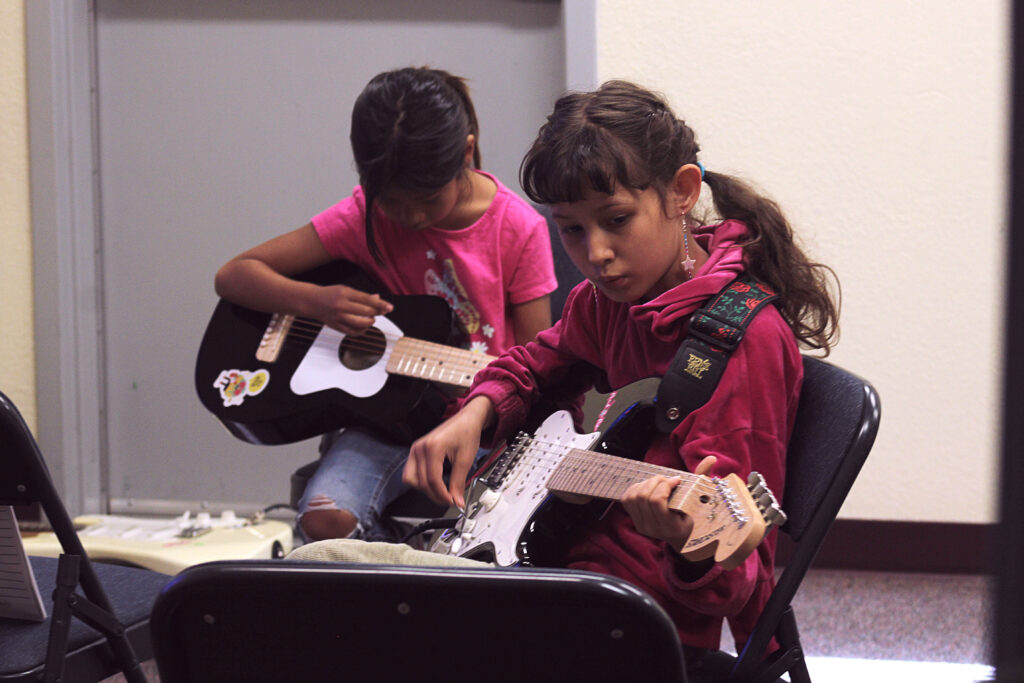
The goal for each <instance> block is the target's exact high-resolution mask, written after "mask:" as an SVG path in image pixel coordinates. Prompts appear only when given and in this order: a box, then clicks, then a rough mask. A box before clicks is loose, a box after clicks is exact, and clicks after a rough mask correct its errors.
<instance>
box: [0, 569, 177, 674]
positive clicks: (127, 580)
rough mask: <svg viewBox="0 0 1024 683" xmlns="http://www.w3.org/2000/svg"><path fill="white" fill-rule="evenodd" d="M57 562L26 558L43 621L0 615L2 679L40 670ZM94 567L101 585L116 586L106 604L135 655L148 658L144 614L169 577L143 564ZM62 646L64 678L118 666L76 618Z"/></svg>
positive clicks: (96, 634) (95, 634) (113, 670)
mask: <svg viewBox="0 0 1024 683" xmlns="http://www.w3.org/2000/svg"><path fill="white" fill-rule="evenodd" d="M57 562H58V560H57V559H55V558H50V557H29V563H30V564H31V566H32V573H33V574H34V575H35V578H36V584H37V585H38V586H39V593H40V595H41V596H42V598H43V604H44V605H45V606H46V612H47V619H46V621H43V622H39V623H35V622H29V621H20V620H15V619H0V681H2V682H4V683H6V682H7V681H36V680H39V676H40V675H41V674H42V671H43V664H44V662H45V660H46V646H47V642H48V637H49V631H50V622H51V620H52V618H53V600H52V597H51V596H52V595H53V591H54V588H55V587H56V576H57ZM93 569H94V570H95V571H96V575H97V577H98V578H99V580H100V582H101V583H102V584H103V585H104V586H108V587H114V586H116V587H117V590H109V591H108V598H109V599H110V602H111V606H112V607H113V609H114V612H115V614H116V615H117V618H118V620H119V621H120V622H121V623H122V624H124V625H125V628H126V630H127V633H128V639H129V640H130V641H131V643H132V647H133V649H134V650H135V654H136V655H137V656H138V658H139V660H140V661H141V660H144V659H149V658H150V657H152V647H151V645H150V642H149V613H150V610H151V609H152V607H153V602H154V601H155V600H156V596H157V594H159V592H160V590H161V589H162V588H163V587H164V586H165V585H166V584H167V582H168V581H170V580H171V577H169V576H166V575H164V574H159V573H157V572H153V571H149V570H148V569H138V568H135V567H125V566H120V565H114V564H106V563H102V562H94V563H93ZM79 594H80V593H79ZM67 651H68V655H67V664H66V665H65V676H64V678H63V681H64V683H74V681H96V680H99V679H101V678H103V677H105V676H109V675H112V674H114V673H116V672H117V671H118V670H119V668H118V665H117V663H116V662H115V660H114V658H113V656H112V654H111V652H110V646H109V645H108V644H107V643H106V641H105V639H104V637H103V636H102V635H101V634H100V633H99V632H98V631H96V630H94V629H93V628H91V627H90V626H88V625H86V624H85V623H83V622H82V621H81V620H79V619H72V620H71V627H70V629H69V631H68V648H67Z"/></svg>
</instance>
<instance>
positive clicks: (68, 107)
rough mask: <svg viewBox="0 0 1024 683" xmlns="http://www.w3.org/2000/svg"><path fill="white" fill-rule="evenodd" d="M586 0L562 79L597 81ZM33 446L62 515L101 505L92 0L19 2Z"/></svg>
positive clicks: (103, 469) (104, 457)
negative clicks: (24, 96)
mask: <svg viewBox="0 0 1024 683" xmlns="http://www.w3.org/2000/svg"><path fill="white" fill-rule="evenodd" d="M596 5H597V0H562V20H563V26H564V30H565V55H566V66H565V75H566V80H565V82H566V83H567V84H568V86H569V87H570V88H577V89H587V88H591V87H593V86H595V85H596V82H597V46H596V43H597V6H596ZM25 36H26V40H25V43H26V67H27V71H26V74H27V81H28V116H29V161H30V164H31V172H30V183H31V195H30V196H31V210H32V240H33V270H34V275H33V290H34V295H35V301H34V313H35V328H34V334H35V355H36V403H37V419H38V429H37V432H38V435H37V438H38V441H39V445H40V448H41V450H42V452H43V453H44V454H45V456H46V460H47V463H48V465H49V468H50V470H51V473H52V475H53V478H54V481H55V483H56V485H57V488H58V490H59V491H60V492H61V495H62V496H63V498H64V503H65V505H66V506H67V508H68V509H69V510H71V511H72V514H80V513H105V512H109V502H110V500H109V498H110V497H109V490H108V472H109V466H108V452H109V449H108V446H107V430H106V399H105V396H106V391H105V387H104V381H105V377H106V369H105V364H104V337H103V334H104V331H103V330H104V325H103V313H104V294H103V277H102V275H103V263H102V258H101V253H102V251H101V249H100V246H101V244H102V233H101V221H100V216H101V213H100V208H101V203H100V202H101V197H100V193H99V172H100V169H99V163H98V150H99V147H98V140H97V131H98V125H97V115H98V113H97V106H96V2H95V0H87V2H82V0H32V2H26V3H25Z"/></svg>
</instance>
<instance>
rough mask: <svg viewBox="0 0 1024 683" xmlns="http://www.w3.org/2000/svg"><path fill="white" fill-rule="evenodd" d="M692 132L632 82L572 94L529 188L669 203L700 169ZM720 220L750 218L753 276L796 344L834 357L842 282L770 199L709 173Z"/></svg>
mask: <svg viewBox="0 0 1024 683" xmlns="http://www.w3.org/2000/svg"><path fill="white" fill-rule="evenodd" d="M699 151H700V147H699V146H698V145H697V141H696V138H695V136H694V133H693V130H692V129H691V128H690V127H689V126H687V125H686V124H685V123H684V122H683V121H681V120H679V119H677V118H676V116H675V114H673V113H672V110H671V109H670V108H669V106H668V104H667V103H666V101H665V99H664V98H663V97H661V96H660V95H658V94H656V93H653V92H651V91H649V90H645V89H643V88H641V87H639V86H637V85H635V84H633V83H629V82H626V81H608V82H607V83H604V84H603V85H602V86H601V87H600V88H598V89H597V90H595V91H593V92H570V93H567V94H566V95H563V96H562V97H561V98H559V99H558V101H557V102H556V103H555V108H554V111H552V113H551V115H550V116H548V118H547V122H546V123H545V124H544V125H543V126H541V128H540V131H539V133H538V134H537V139H536V140H535V141H534V143H533V146H532V147H531V148H530V151H529V152H527V154H526V157H525V158H524V159H523V163H522V165H521V166H520V169H519V176H520V182H521V183H522V186H523V190H524V191H525V192H526V194H527V195H528V196H529V197H530V199H532V200H533V201H535V202H537V203H540V204H555V203H559V202H575V201H579V200H580V199H582V198H583V196H584V193H585V192H586V191H588V190H589V189H593V190H594V191H597V192H603V193H605V194H614V192H615V189H616V187H618V186H622V187H626V188H632V189H635V190H641V191H643V190H646V189H648V188H653V189H655V190H656V191H657V192H658V194H659V196H660V197H661V199H662V202H663V203H664V201H665V199H666V196H667V195H666V193H667V191H668V188H669V187H670V185H671V183H672V180H673V178H674V177H675V174H676V171H678V170H679V168H680V167H681V166H684V165H686V164H696V163H697V153H698V152H699ZM704 182H705V183H707V185H708V187H710V188H711V191H712V200H713V202H714V206H715V210H716V211H717V212H718V214H719V215H720V216H721V217H722V218H726V219H728V218H732V219H736V220H739V221H742V222H743V223H744V224H746V226H747V231H748V236H749V239H748V240H747V241H746V242H744V243H743V245H742V247H743V255H744V262H745V265H746V268H747V272H748V273H749V274H750V275H752V276H753V277H754V278H755V279H756V280H758V281H759V282H762V283H765V284H767V285H769V286H770V287H772V288H773V289H774V290H775V291H776V292H777V293H778V294H779V310H780V311H781V313H782V316H783V318H784V319H785V320H786V322H787V323H788V324H789V326H790V328H791V329H792V330H793V333H794V335H796V337H797V339H798V340H799V341H800V342H801V343H803V344H804V346H806V347H807V348H811V349H821V350H823V351H824V352H825V355H828V353H829V348H830V347H831V346H832V345H833V343H834V341H835V340H836V338H837V337H838V333H839V306H838V303H837V302H836V301H835V300H833V296H832V291H831V287H830V284H832V283H834V284H835V286H836V297H837V298H838V296H839V288H838V279H837V278H836V276H835V273H834V272H833V271H832V269H831V268H829V267H828V266H826V265H823V264H820V263H815V262H812V261H811V260H810V259H808V258H807V256H806V255H805V254H804V253H803V251H802V250H801V249H800V247H799V246H798V245H797V244H796V243H795V242H794V239H793V229H792V228H791V227H790V225H789V222H788V221H787V220H786V218H785V216H784V215H783V214H782V211H781V209H780V208H779V206H778V205H777V204H776V203H775V202H774V201H772V200H770V199H768V198H765V197H762V196H761V195H759V194H758V193H757V192H755V191H754V190H753V189H752V188H751V187H750V186H749V185H747V184H746V183H744V182H743V181H741V180H739V179H738V178H734V177H732V176H728V175H725V174H722V173H714V172H711V171H707V172H705V173H704Z"/></svg>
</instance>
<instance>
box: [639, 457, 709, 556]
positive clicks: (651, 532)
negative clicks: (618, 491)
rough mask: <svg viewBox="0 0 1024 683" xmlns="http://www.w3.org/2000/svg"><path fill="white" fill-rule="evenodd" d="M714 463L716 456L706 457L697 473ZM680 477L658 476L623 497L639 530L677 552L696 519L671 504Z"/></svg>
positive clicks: (681, 547)
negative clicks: (663, 542)
mask: <svg viewBox="0 0 1024 683" xmlns="http://www.w3.org/2000/svg"><path fill="white" fill-rule="evenodd" d="M714 463H715V457H714V456H708V457H707V458H704V460H702V461H701V463H700V465H698V466H697V470H696V472H695V474H704V473H706V472H707V471H708V470H709V469H711V467H712V466H713V465H714ZM680 481H681V479H680V478H679V477H663V476H654V477H651V478H650V479H646V480H644V481H641V482H639V483H637V484H633V485H632V486H630V487H629V488H628V489H626V492H625V494H623V496H622V499H621V501H620V502H621V503H622V506H623V507H624V508H625V509H626V512H627V514H629V517H630V519H632V520H633V526H635V527H636V530H637V531H639V532H640V533H641V534H643V535H644V536H649V537H651V538H656V539H658V540H661V541H665V542H666V543H668V544H669V545H671V546H672V547H673V548H675V550H676V552H679V551H680V550H682V549H683V546H684V545H686V541H687V539H689V538H690V532H692V531H693V520H692V519H690V517H689V516H687V515H684V514H683V513H681V512H678V511H676V510H670V509H669V507H668V499H669V496H671V495H672V491H673V490H674V489H675V487H676V486H678V485H679V482H680Z"/></svg>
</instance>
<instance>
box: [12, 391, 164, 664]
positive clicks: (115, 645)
mask: <svg viewBox="0 0 1024 683" xmlns="http://www.w3.org/2000/svg"><path fill="white" fill-rule="evenodd" d="M0 434H3V435H4V436H6V437H13V438H10V440H9V442H8V443H6V444H4V450H5V455H4V457H3V458H0V505H31V504H34V503H39V505H40V506H41V507H42V509H43V512H44V513H45V514H46V518H47V519H48V520H49V522H50V526H51V527H52V528H53V531H54V534H55V535H56V536H57V540H58V541H60V544H61V548H62V549H63V551H64V553H63V554H62V555H61V557H60V559H59V564H58V570H57V587H56V590H55V591H54V595H53V615H52V618H51V623H50V638H49V643H48V646H47V653H46V662H45V668H44V674H43V680H45V681H58V680H63V679H64V668H65V664H66V654H67V653H66V651H65V650H66V645H67V637H68V630H69V628H70V618H71V616H75V617H77V618H79V619H81V620H82V621H84V622H85V623H87V624H88V625H89V626H91V627H93V628H94V629H96V630H97V631H99V632H100V633H101V634H103V636H104V637H105V639H106V641H107V642H108V643H109V644H110V647H111V649H112V650H113V653H114V657H115V659H116V662H117V665H118V667H119V668H120V670H121V671H122V672H123V673H124V675H125V678H126V679H127V680H128V681H129V683H146V680H147V679H146V676H145V674H144V673H143V671H142V668H141V666H140V664H139V659H138V657H137V656H136V654H135V650H134V648H133V647H132V644H131V642H130V641H129V638H128V634H127V632H126V628H125V626H124V624H122V623H121V622H119V621H118V619H117V617H116V615H115V613H114V610H113V608H112V607H111V604H110V600H109V599H108V597H107V594H106V593H105V592H104V590H103V586H102V584H101V583H100V580H99V578H98V576H97V575H96V571H95V569H94V568H93V566H92V563H91V562H90V561H89V557H88V555H87V554H86V552H85V548H83V547H82V543H81V541H80V540H79V538H78V534H77V532H76V531H75V526H74V523H73V522H72V520H71V516H70V515H69V514H68V511H67V509H66V508H65V507H64V503H63V502H62V501H61V498H60V495H59V494H58V492H57V489H56V487H55V486H54V483H53V479H52V478H51V477H50V472H49V469H48V468H47V467H46V462H45V461H44V460H43V456H42V453H41V452H40V451H39V446H38V444H37V443H36V440H35V437H33V436H32V433H31V431H30V430H29V428H28V425H26V424H25V420H24V418H23V417H22V416H21V413H20V412H19V411H18V409H17V407H16V406H15V405H14V403H13V402H12V401H11V400H10V399H9V398H8V397H7V396H6V395H4V394H3V393H2V392H0ZM78 585H81V587H82V591H83V593H84V594H85V596H84V597H82V596H80V595H77V594H75V592H74V589H75V587H76V586H78Z"/></svg>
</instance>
